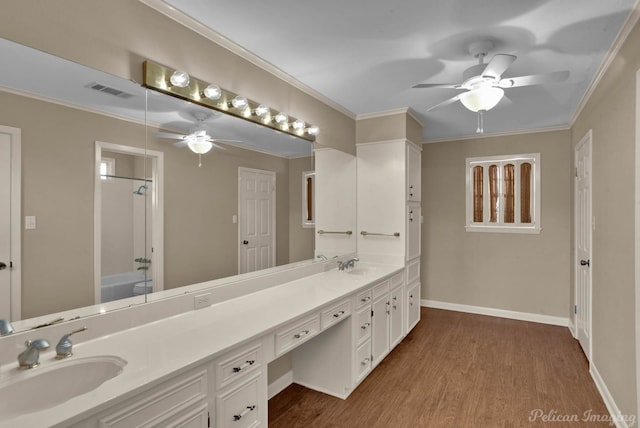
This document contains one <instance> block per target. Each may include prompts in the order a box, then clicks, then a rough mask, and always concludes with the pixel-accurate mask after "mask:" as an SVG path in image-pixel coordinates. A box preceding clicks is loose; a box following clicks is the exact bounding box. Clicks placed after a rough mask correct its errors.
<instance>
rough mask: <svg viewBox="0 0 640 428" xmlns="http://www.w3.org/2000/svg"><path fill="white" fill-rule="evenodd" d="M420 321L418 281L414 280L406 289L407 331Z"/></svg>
mask: <svg viewBox="0 0 640 428" xmlns="http://www.w3.org/2000/svg"><path fill="white" fill-rule="evenodd" d="M418 321H420V283H419V282H414V283H412V284H410V285H409V287H408V289H407V333H408V332H409V331H411V329H412V328H413V327H415V325H416V324H417V323H418Z"/></svg>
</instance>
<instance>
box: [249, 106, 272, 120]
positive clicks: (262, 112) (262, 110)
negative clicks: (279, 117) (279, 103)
mask: <svg viewBox="0 0 640 428" xmlns="http://www.w3.org/2000/svg"><path fill="white" fill-rule="evenodd" d="M269 111H270V109H269V107H267V106H266V105H264V104H260V105H259V106H258V107H256V109H255V110H254V111H253V112H254V114H255V115H256V116H258V117H263V116H266V115H267V114H268V113H269Z"/></svg>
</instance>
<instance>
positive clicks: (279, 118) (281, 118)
mask: <svg viewBox="0 0 640 428" xmlns="http://www.w3.org/2000/svg"><path fill="white" fill-rule="evenodd" d="M287 119H289V116H287V115H286V114H284V113H282V112H280V113H278V114H276V117H275V118H274V120H275V121H276V123H283V122H286V121H287Z"/></svg>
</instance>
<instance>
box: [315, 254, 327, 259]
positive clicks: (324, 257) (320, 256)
mask: <svg viewBox="0 0 640 428" xmlns="http://www.w3.org/2000/svg"><path fill="white" fill-rule="evenodd" d="M317 258H319V259H320V260H327V256H325V255H324V254H318V256H317Z"/></svg>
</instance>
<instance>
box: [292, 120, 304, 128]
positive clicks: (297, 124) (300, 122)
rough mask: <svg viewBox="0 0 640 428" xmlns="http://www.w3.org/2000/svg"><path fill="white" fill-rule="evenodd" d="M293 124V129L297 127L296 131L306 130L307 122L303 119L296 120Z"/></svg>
mask: <svg viewBox="0 0 640 428" xmlns="http://www.w3.org/2000/svg"><path fill="white" fill-rule="evenodd" d="M291 126H292V127H293V129H295V130H296V131H301V130H302V131H304V127H305V123H304V122H303V121H301V120H300V119H298V120H295V121H294V122H293V123H292V124H291Z"/></svg>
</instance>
